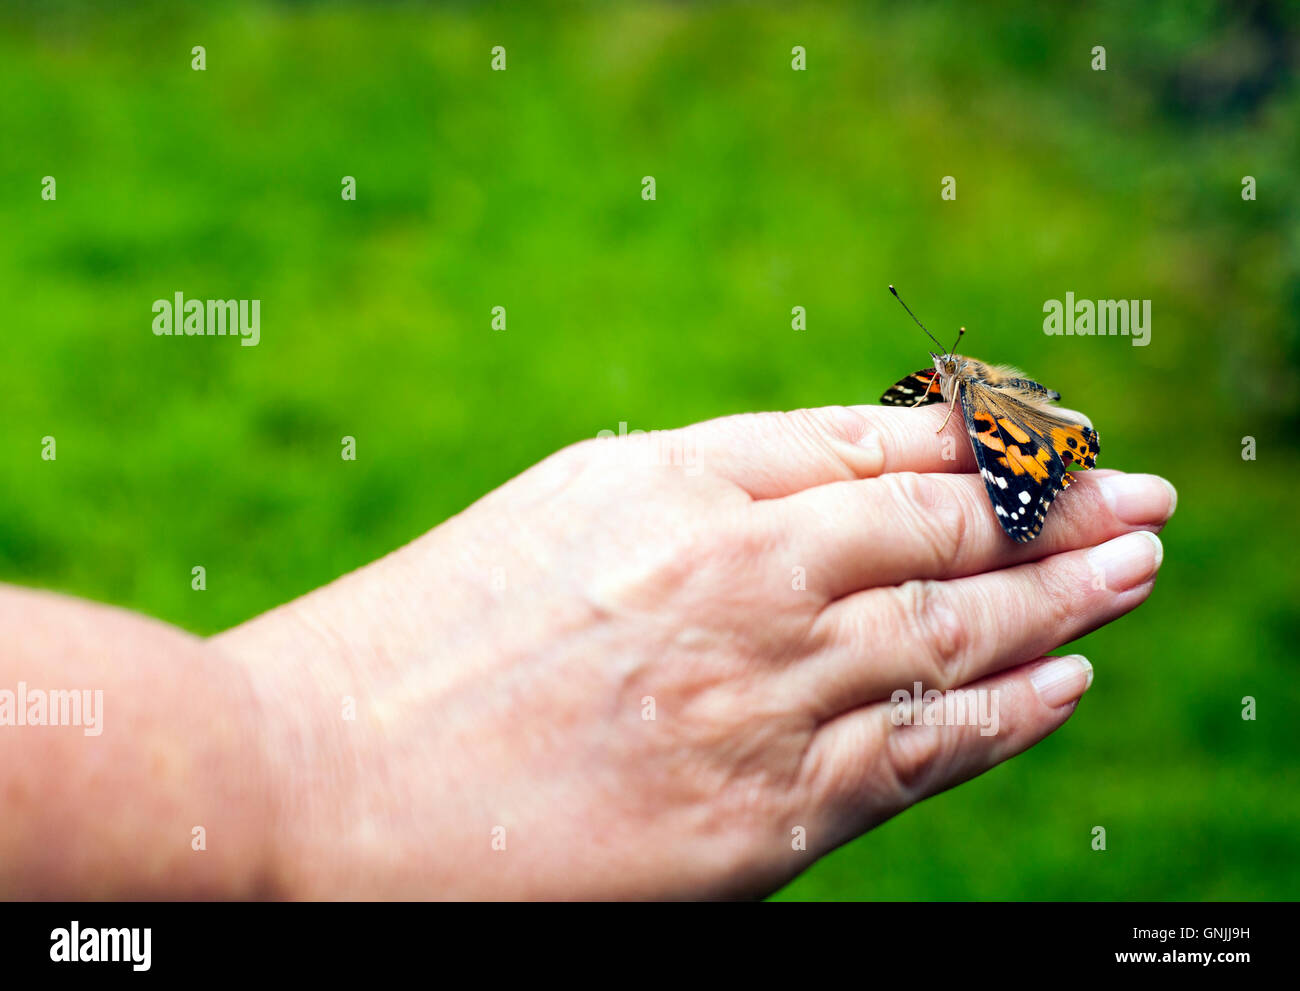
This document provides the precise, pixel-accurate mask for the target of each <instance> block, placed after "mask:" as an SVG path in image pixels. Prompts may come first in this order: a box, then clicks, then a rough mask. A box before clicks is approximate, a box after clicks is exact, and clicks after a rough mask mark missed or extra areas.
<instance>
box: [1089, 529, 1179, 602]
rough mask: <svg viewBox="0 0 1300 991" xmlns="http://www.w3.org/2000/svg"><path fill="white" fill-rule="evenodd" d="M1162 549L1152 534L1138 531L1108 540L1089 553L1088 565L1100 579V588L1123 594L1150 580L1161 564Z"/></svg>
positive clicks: (1163, 554)
mask: <svg viewBox="0 0 1300 991" xmlns="http://www.w3.org/2000/svg"><path fill="white" fill-rule="evenodd" d="M1164 556H1165V548H1164V545H1163V544H1161V543H1160V538H1159V537H1157V536H1156V535H1155V534H1154V533H1150V532H1148V531H1146V530H1139V531H1137V533H1126V534H1124V536H1122V537H1116V538H1115V539H1114V540H1108V541H1106V542H1105V543H1104V544H1099V545H1097V546H1096V547H1094V548H1093V549H1092V550H1090V551H1089V552H1088V565H1089V567H1091V568H1092V569H1093V571H1094V573H1096V574H1098V575H1100V576H1101V577H1102V579H1103V582H1104V585H1103V587H1105V588H1108V589H1110V590H1111V591H1112V592H1126V591H1128V590H1129V589H1130V588H1133V587H1135V586H1137V585H1141V584H1142V583H1143V582H1144V581H1147V580H1148V579H1149V578H1151V576H1152V575H1154V574H1155V573H1156V571H1158V570H1159V568H1160V562H1161V561H1162V560H1164Z"/></svg>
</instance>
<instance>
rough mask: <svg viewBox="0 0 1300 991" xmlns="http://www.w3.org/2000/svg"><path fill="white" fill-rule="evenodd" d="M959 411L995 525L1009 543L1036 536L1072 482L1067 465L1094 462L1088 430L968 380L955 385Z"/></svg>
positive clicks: (1095, 448)
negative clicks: (960, 411)
mask: <svg viewBox="0 0 1300 991" xmlns="http://www.w3.org/2000/svg"><path fill="white" fill-rule="evenodd" d="M961 400H962V403H961V405H962V411H963V413H964V414H965V416H966V430H967V432H968V433H969V434H970V439H971V446H972V447H973V448H974V449H975V461H976V463H977V464H978V465H979V470H980V477H981V478H982V479H983V481H984V488H985V490H986V491H987V492H988V496H989V502H991V503H992V504H993V513H994V515H995V516H996V517H997V521H998V523H999V524H1000V525H1001V526H1002V529H1003V530H1004V531H1005V532H1006V534H1007V536H1009V537H1010V538H1011V539H1012V540H1014V541H1016V542H1017V543H1022V544H1023V543H1027V542H1029V541H1031V540H1033V539H1034V538H1035V537H1037V536H1038V534H1039V533H1041V532H1042V529H1043V523H1044V522H1045V520H1046V518H1047V510H1048V509H1049V508H1051V505H1052V502H1053V500H1055V499H1056V497H1057V495H1058V494H1059V493H1060V492H1061V490H1062V489H1064V488H1066V487H1067V486H1068V485H1069V484H1070V483H1071V482H1072V481H1074V479H1073V477H1072V476H1071V475H1070V473H1069V471H1067V470H1066V469H1068V468H1069V466H1070V464H1071V463H1072V462H1074V463H1077V464H1079V465H1081V466H1082V467H1084V468H1092V467H1093V466H1094V465H1096V463H1097V455H1098V454H1099V453H1100V451H1101V445H1100V443H1099V441H1098V438H1097V431H1095V430H1093V429H1092V427H1089V426H1085V425H1084V424H1081V423H1075V422H1074V421H1073V420H1067V419H1066V418H1065V417H1063V416H1060V415H1058V414H1056V413H1055V412H1053V411H1050V410H1046V409H1042V408H1036V407H1033V406H1030V405H1028V404H1026V403H1022V402H1020V401H1019V400H1016V399H1012V398H1011V397H1009V396H1006V395H1003V394H1000V393H998V392H997V391H996V390H994V389H990V388H988V387H986V386H982V385H979V384H977V383H974V382H963V383H962V386H961Z"/></svg>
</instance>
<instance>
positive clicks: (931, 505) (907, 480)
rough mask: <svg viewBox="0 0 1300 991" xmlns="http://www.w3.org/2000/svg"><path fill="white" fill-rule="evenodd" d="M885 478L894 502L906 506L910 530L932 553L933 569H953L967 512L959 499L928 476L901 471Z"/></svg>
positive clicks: (959, 549) (960, 545)
mask: <svg viewBox="0 0 1300 991" xmlns="http://www.w3.org/2000/svg"><path fill="white" fill-rule="evenodd" d="M888 477H889V479H890V484H891V485H892V486H893V489H894V491H893V493H892V495H893V497H894V501H895V503H896V504H897V505H899V506H902V507H905V512H906V513H907V515H908V517H909V518H910V519H909V523H910V526H911V528H912V530H913V531H914V532H915V533H917V534H918V535H919V537H920V539H921V541H922V542H923V543H924V545H925V546H926V547H927V548H928V549H929V551H930V553H931V554H932V555H933V558H934V565H933V566H934V569H935V570H936V572H937V573H940V574H944V573H947V572H949V571H951V570H953V569H954V568H955V567H956V565H957V562H958V557H959V555H960V554H961V551H962V548H963V546H964V545H965V542H966V528H967V515H966V511H965V507H964V505H963V504H962V502H961V500H960V499H957V498H955V497H954V494H953V492H952V491H951V490H950V489H949V488H948V487H947V486H946V485H943V484H941V483H940V482H939V481H938V480H937V479H934V478H930V477H929V476H927V475H922V474H919V473H917V472H911V471H902V472H895V473H893V474H891V475H889V476H888Z"/></svg>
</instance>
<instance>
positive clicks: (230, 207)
mask: <svg viewBox="0 0 1300 991" xmlns="http://www.w3.org/2000/svg"><path fill="white" fill-rule="evenodd" d="M1298 37H1300V15H1298V14H1297V8H1296V7H1294V6H1291V7H1289V8H1288V7H1282V6H1278V7H1274V6H1271V5H1267V4H1249V3H1248V4H1228V3H1222V4H1221V3H1214V2H1191V3H1168V2H1164V3H1155V4H1149V5H1143V6H1142V7H1141V8H1131V6H1130V5H1129V4H1120V3H1110V4H1085V5H1079V6H1074V5H1071V7H1070V8H1069V9H1068V10H1059V9H1054V8H1051V9H1049V8H1045V7H1041V6H1040V5H1038V4H1031V3H1023V4H1003V5H1000V6H998V8H997V9H996V10H981V11H975V10H972V9H969V7H968V6H967V5H965V4H960V3H956V2H936V3H917V4H906V5H903V4H900V5H887V4H863V5H856V6H855V7H854V8H853V9H852V10H848V9H844V8H839V7H835V6H816V5H808V6H805V5H797V6H787V5H779V6H778V5H775V4H774V5H772V6H758V5H752V4H743V5H742V4H701V5H698V6H691V5H685V4H666V3H632V4H584V5H564V6H550V5H529V6H527V7H525V8H522V9H511V8H509V7H506V6H503V5H493V4H482V5H480V4H453V5H447V6H439V7H427V6H421V5H414V4H412V5H392V6H388V5H375V4H361V3H337V4H258V3H237V4H232V5H229V6H226V5H208V6H204V7H199V6H194V7H186V6H178V5H173V4H157V5H135V4H121V5H112V6H111V7H109V8H108V9H104V10H99V9H96V8H95V7H94V6H92V5H89V4H84V5H83V4H74V3H63V2H56V3H33V2H23V3H17V4H9V5H6V7H5V9H4V12H3V14H0V96H2V97H3V99H0V132H2V133H3V138H2V139H0V140H2V141H3V152H2V153H0V230H2V231H3V237H0V295H2V298H3V301H4V305H5V307H6V311H7V312H6V318H7V319H6V323H7V333H6V335H5V336H6V346H5V351H4V362H3V369H2V370H0V385H2V388H0V423H3V429H2V430H0V479H2V484H0V580H4V581H7V582H12V583H17V584H22V585H31V586H40V587H46V588H52V589H58V590H62V591H66V592H69V593H73V594H76V595H80V596H85V597H88V598H91V599H96V600H102V601H108V602H112V603H117V604H120V605H123V606H127V607H130V608H132V609H136V610H140V611H142V612H145V613H148V614H151V615H154V616H158V617H161V618H163V619H165V620H168V621H170V622H172V623H176V624H179V625H180V626H182V627H185V628H187V629H190V630H193V631H197V632H200V633H210V632H214V631H217V630H221V629H223V628H225V627H227V626H229V625H232V624H236V623H239V622H241V621H243V620H245V619H247V618H249V617H251V616H253V615H255V614H257V613H258V612H260V611H262V610H265V609H268V608H270V607H272V606H274V605H276V604H278V603H281V602H284V601H285V600H287V599H289V598H291V597H293V596H296V595H299V594H301V593H303V592H306V591H308V590H310V589H312V588H314V587H316V586H318V585H320V584H322V583H324V582H327V581H329V580H330V579H332V578H334V577H336V576H337V575H339V574H340V573H342V572H344V571H346V570H349V569H351V568H354V567H357V566H359V565H361V564H363V563H364V562H366V561H369V560H372V559H373V558H376V557H378V556H380V555H382V554H384V553H385V552H387V551H389V550H391V549H393V548H394V547H396V546H398V545H399V544H401V543H403V542H405V541H407V540H408V539H410V538H412V537H414V536H415V535H417V534H419V533H421V532H422V531H424V530H426V529H428V528H430V527H432V526H434V525H436V524H437V523H439V522H440V521H441V520H443V519H445V518H446V517H448V516H449V515H451V514H453V513H455V512H457V511H458V510H460V509H461V508H463V507H464V506H466V505H467V504H468V503H470V502H471V501H473V500H474V499H476V498H477V497H479V496H480V495H482V494H483V493H485V492H486V491H487V490H489V489H491V488H492V487H494V486H496V485H498V484H500V483H501V482H503V481H505V480H506V479H508V478H510V477H511V476H513V475H514V474H516V473H518V472H519V471H520V470H522V469H523V468H525V467H526V466H528V465H529V464H531V463H533V462H535V461H537V460H539V459H540V458H542V457H544V456H545V455H546V454H548V453H549V452H551V451H554V450H555V449H557V448H559V447H561V446H563V445H565V444H568V443H570V442H573V441H576V440H579V439H582V438H587V437H592V436H595V434H596V433H597V432H598V431H600V430H602V429H614V430H617V429H618V425H619V423H620V422H621V421H622V422H626V423H627V424H628V425H629V428H641V429H651V428H661V427H673V426H678V425H682V424H686V423H690V422H692V421H696V420H700V419H704V418H707V417H713V416H718V415H722V414H727V413H734V412H740V411H747V410H759V409H785V408H794V407H799V406H811V405H824V404H828V403H853V402H874V401H876V400H877V398H878V397H879V395H880V393H881V392H882V391H883V389H884V388H885V387H886V386H887V385H888V384H889V383H891V382H892V381H894V380H895V379H897V378H898V377H900V376H901V375H902V374H904V373H906V372H908V371H911V370H913V369H915V368H919V367H921V366H922V365H925V364H928V358H927V356H926V351H927V349H928V347H929V341H927V340H926V339H925V338H923V337H922V336H921V335H920V332H919V331H917V330H916V328H915V327H914V326H913V325H912V324H911V323H910V321H908V320H907V318H906V316H905V315H904V314H903V313H902V311H901V310H900V309H899V307H898V305H897V304H896V303H895V302H894V301H893V300H892V299H891V298H890V297H889V295H888V294H887V293H886V292H885V285H886V283H889V282H893V283H896V284H897V285H898V286H899V288H900V290H901V291H902V292H903V295H904V297H905V298H906V299H907V300H908V301H909V303H910V304H911V305H912V307H913V308H914V309H915V310H916V311H917V312H918V314H919V315H920V316H921V318H922V319H923V320H925V321H926V322H927V323H928V324H929V325H930V327H931V329H933V330H934V331H935V333H936V335H937V336H939V337H940V338H941V339H943V340H945V342H946V341H947V340H948V339H949V337H950V335H951V334H952V333H953V332H954V330H955V328H956V327H957V325H958V324H964V325H966V326H967V327H968V328H969V329H970V333H969V335H968V337H967V340H966V343H965V345H964V349H965V350H966V351H967V352H968V353H971V354H973V355H975V356H977V357H980V358H983V359H985V360H989V361H1002V362H1010V363H1014V364H1016V365H1019V366H1020V367H1022V368H1023V369H1024V370H1025V371H1027V372H1028V373H1029V374H1030V375H1031V376H1033V377H1035V378H1037V379H1039V380H1041V381H1043V382H1045V383H1047V384H1049V385H1050V386H1053V387H1055V388H1057V389H1059V390H1060V391H1061V392H1062V393H1064V396H1065V400H1064V401H1065V404H1066V405H1069V406H1073V407H1075V408H1078V409H1082V410H1084V411H1086V412H1087V413H1088V414H1089V415H1090V416H1091V417H1092V419H1093V421H1094V422H1095V423H1096V425H1097V427H1098V429H1099V431H1100V434H1101V437H1102V441H1103V444H1102V456H1101V459H1100V461H1101V465H1102V466H1103V467H1114V468H1124V469H1132V470H1142V471H1154V472H1159V473H1162V474H1164V475H1166V476H1167V477H1169V478H1170V479H1172V480H1173V481H1174V483H1175V484H1176V485H1177V487H1178V489H1179V493H1180V502H1179V509H1178V515H1177V516H1176V517H1175V519H1174V521H1173V522H1172V524H1171V525H1170V526H1169V528H1168V529H1167V530H1166V533H1165V548H1166V554H1165V565H1164V570H1163V574H1162V578H1161V581H1160V584H1159V587H1158V588H1157V589H1156V592H1155V594H1154V595H1153V597H1152V599H1151V600H1150V601H1149V602H1148V603H1147V604H1146V605H1145V606H1144V607H1143V608H1142V609H1141V610H1139V611H1138V612H1137V613H1135V614H1134V615H1132V616H1130V617H1128V618H1127V619H1125V620H1123V621H1121V622H1119V623H1117V624H1115V625H1113V626H1112V627H1110V628H1107V629H1105V630H1102V631H1100V632H1098V633H1096V634H1094V635H1092V636H1089V637H1088V638H1087V639H1086V640H1085V641H1083V642H1082V643H1081V645H1080V649H1081V650H1082V652H1084V653H1085V654H1087V656H1088V657H1090V658H1091V659H1092V661H1093V663H1094V664H1095V665H1096V669H1097V677H1096V683H1095V685H1094V687H1093V688H1092V690H1091V692H1090V693H1089V695H1088V696H1087V698H1086V699H1085V700H1084V701H1083V703H1082V704H1081V705H1080V708H1079V712H1078V713H1077V714H1076V716H1075V717H1074V719H1073V720H1072V721H1071V722H1070V723H1069V724H1068V725H1067V726H1066V727H1065V728H1064V729H1063V730H1062V731H1061V732H1059V733H1058V734H1056V735H1055V736H1053V737H1052V738H1051V739H1049V740H1047V741H1046V742H1045V743H1043V744H1042V745H1041V746H1039V747H1038V748H1036V749H1035V750H1033V751H1032V752H1031V753H1029V754H1027V755H1025V756H1023V757H1021V758H1019V759H1017V760H1015V761H1012V762H1011V763H1010V764H1008V765H1005V766H1002V767H1000V768H997V769H996V770H994V771H992V772H991V773H989V774H987V775H985V776H984V777H982V778H980V779H978V780H976V781H974V782H972V783H970V784H968V785H965V786H963V787H961V788H959V789H957V790H955V791H953V792H950V793H948V794H945V795H942V796H939V797H937V798H935V799H932V800H931V801H928V802H926V803H924V804H923V805H921V806H919V807H917V808H915V809H912V810H911V811H909V812H907V813H905V814H904V815H902V816H900V817H899V818H897V819H895V820H893V821H892V822H890V823H888V824H886V825H885V826H883V827H882V828H880V829H877V830H876V831H874V832H873V833H870V834H869V835H867V836H866V837H864V838H862V839H859V840H858V841H856V842H854V843H852V844H849V845H848V846H846V847H844V848H843V849H841V850H839V851H838V852H836V853H835V854H833V855H832V856H829V857H827V858H825V859H824V860H823V861H821V862H820V863H818V864H817V865H816V866H814V867H812V868H811V869H810V870H809V871H807V872H806V873H805V874H804V875H803V876H802V877H800V878H799V879H798V880H796V881H795V882H794V883H793V884H791V885H790V886H789V887H788V888H787V889H785V891H784V892H782V893H781V894H780V895H778V897H781V898H791V899H833V898H872V899H875V898H881V899H1022V898H1027V899H1102V898H1117V899H1200V898H1213V899H1293V898H1296V897H1297V895H1300V884H1298V882H1297V877H1298V876H1300V871H1297V866H1298V864H1300V835H1298V830H1297V822H1298V821H1300V771H1298V769H1297V762H1296V759H1295V757H1296V738H1297V710H1298V708H1300V688H1298V687H1297V678H1296V663H1295V657H1296V646H1295V645H1296V644H1297V642H1300V621H1298V620H1297V609H1296V603H1297V600H1298V599H1300V594H1298V593H1300V588H1298V587H1297V586H1298V585H1300V579H1298V578H1297V568H1296V562H1295V558H1296V554H1297V551H1296V546H1297V538H1300V527H1298V526H1297V522H1296V521H1297V516H1298V515H1300V506H1297V502H1296V498H1295V480H1296V478H1297V446H1296V444H1295V442H1294V437H1295V432H1296V430H1297V428H1300V400H1298V393H1300V390H1298V389H1297V370H1298V369H1300V320H1298V317H1297V314H1298V313H1300V224H1298V223H1297V221H1298V220H1300V192H1298V191H1297V186H1296V165H1297V163H1298V162H1300V141H1298V138H1300V90H1298V89H1297V82H1296V74H1295V68H1296V64H1297V51H1300V49H1298V47H1297V46H1298V42H1297V38H1298ZM194 45H203V46H205V47H206V51H207V69H206V71H203V72H196V71H193V70H192V69H191V67H190V62H191V57H192V56H191V53H190V50H191V48H192V47H193V46H194ZM494 45H503V46H505V48H506V51H507V59H508V62H507V65H508V68H507V70H506V71H505V72H492V71H490V69H489V62H490V50H491V49H492V47H493V46H494ZM795 45H802V46H804V48H805V49H806V51H807V70H806V71H802V72H796V71H792V69H791V58H792V55H791V49H792V48H793V47H794V46H795ZM1095 45H1103V46H1105V48H1106V59H1107V68H1106V70H1105V71H1101V72H1099V71H1093V70H1092V68H1091V62H1092V58H1093V56H1092V48H1093V46H1095ZM47 175H50V176H54V177H55V179H56V180H57V183H58V186H57V190H58V198H57V200H55V201H53V202H47V201H44V200H42V199H41V196H40V191H41V180H42V177H44V176H47ZM346 175H350V176H355V177H356V180H357V189H358V198H357V200H356V202H345V201H343V200H342V199H341V196H340V190H341V185H340V181H341V179H342V177H343V176H346ZM645 175H653V176H654V177H655V178H656V180H657V187H658V189H657V194H658V198H657V200H655V201H654V202H646V201H643V199H642V198H641V179H642V177H643V176H645ZM1247 175H1250V176H1254V177H1255V179H1256V181H1257V184H1258V199H1257V200H1255V201H1253V202H1248V201H1243V199H1242V196H1241V189H1242V178H1243V176H1247ZM944 176H953V177H954V178H955V179H956V183H957V186H956V189H957V199H956V200H955V201H950V202H945V201H943V200H941V198H940V182H941V179H942V178H943V177H944ZM177 291H181V292H184V293H185V294H186V295H187V296H189V297H192V298H203V299H207V298H238V297H245V298H257V299H260V300H262V341H261V344H260V345H259V346H258V347H255V348H243V347H240V346H238V344H237V343H236V341H235V340H231V339H227V338H202V339H189V338H186V339H175V338H158V337H155V336H154V335H153V334H152V333H151V331H150V325H151V321H152V318H153V314H152V313H151V305H152V303H153V301H154V300H155V299H158V298H170V297H171V295H172V294H173V293H174V292H177ZM1066 291H1073V292H1074V293H1075V294H1076V295H1077V296H1078V297H1079V298H1085V297H1087V298H1092V299H1098V298H1138V299H1142V298H1146V299H1150V300H1152V309H1153V331H1152V339H1151V344H1150V345H1149V346H1148V347H1144V348H1139V347H1133V346H1132V345H1131V342H1130V341H1129V339H1127V338H1123V337H1048V336H1046V335H1044V333H1043V331H1042V321H1043V311H1042V307H1043V303H1044V301H1045V300H1048V299H1053V298H1056V299H1060V298H1063V297H1064V294H1065V292H1066ZM498 305H500V306H504V307H506V309H507V314H508V329H507V330H506V331H504V332H494V331H493V330H492V329H491V327H490V311H491V308H492V307H494V306H498ZM793 306H804V307H806V309H807V314H808V316H807V321H808V326H807V329H806V330H804V331H793V330H792V329H791V315H790V314H791V308H792V307H793ZM47 435H51V436H54V437H55V438H56V439H57V444H58V460H57V461H55V462H47V461H43V460H42V459H41V457H40V449H41V438H43V437H45V436H47ZM344 435H353V436H355V437H356V438H357V441H358V460H357V461H356V462H354V463H349V462H344V461H342V460H341V459H340V456H339V451H340V438H341V437H343V436H344ZM1247 436H1249V437H1253V438H1255V441H1256V444H1257V458H1256V460H1253V461H1252V460H1243V457H1242V445H1243V438H1244V437H1247ZM195 564H203V565H204V566H205V567H206V568H207V570H208V590H207V591H206V592H203V593H199V592H194V591H192V590H191V588H190V569H191V567H192V566H194V565H195ZM1248 695H1249V696H1253V697H1255V698H1256V699H1257V704H1258V719H1257V720H1256V721H1253V722H1251V721H1243V719H1242V718H1241V709H1242V698H1243V697H1244V696H1248ZM1099 825H1100V826H1104V827H1106V829H1107V832H1108V848H1107V850H1106V851H1105V852H1094V851H1093V850H1092V849H1091V846H1090V841H1091V830H1092V829H1093V827H1094V826H1099Z"/></svg>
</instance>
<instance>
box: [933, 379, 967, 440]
mask: <svg viewBox="0 0 1300 991" xmlns="http://www.w3.org/2000/svg"><path fill="white" fill-rule="evenodd" d="M960 395H961V391H960V390H959V389H953V390H952V403H951V404H949V406H948V415H947V416H945V417H944V418H943V423H941V424H939V429H938V430H936V431H935V433H936V434H941V433H943V428H944V427H946V426H947V425H948V421H949V420H951V419H952V411H953V410H955V409H956V408H957V397H958V396H960Z"/></svg>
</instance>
